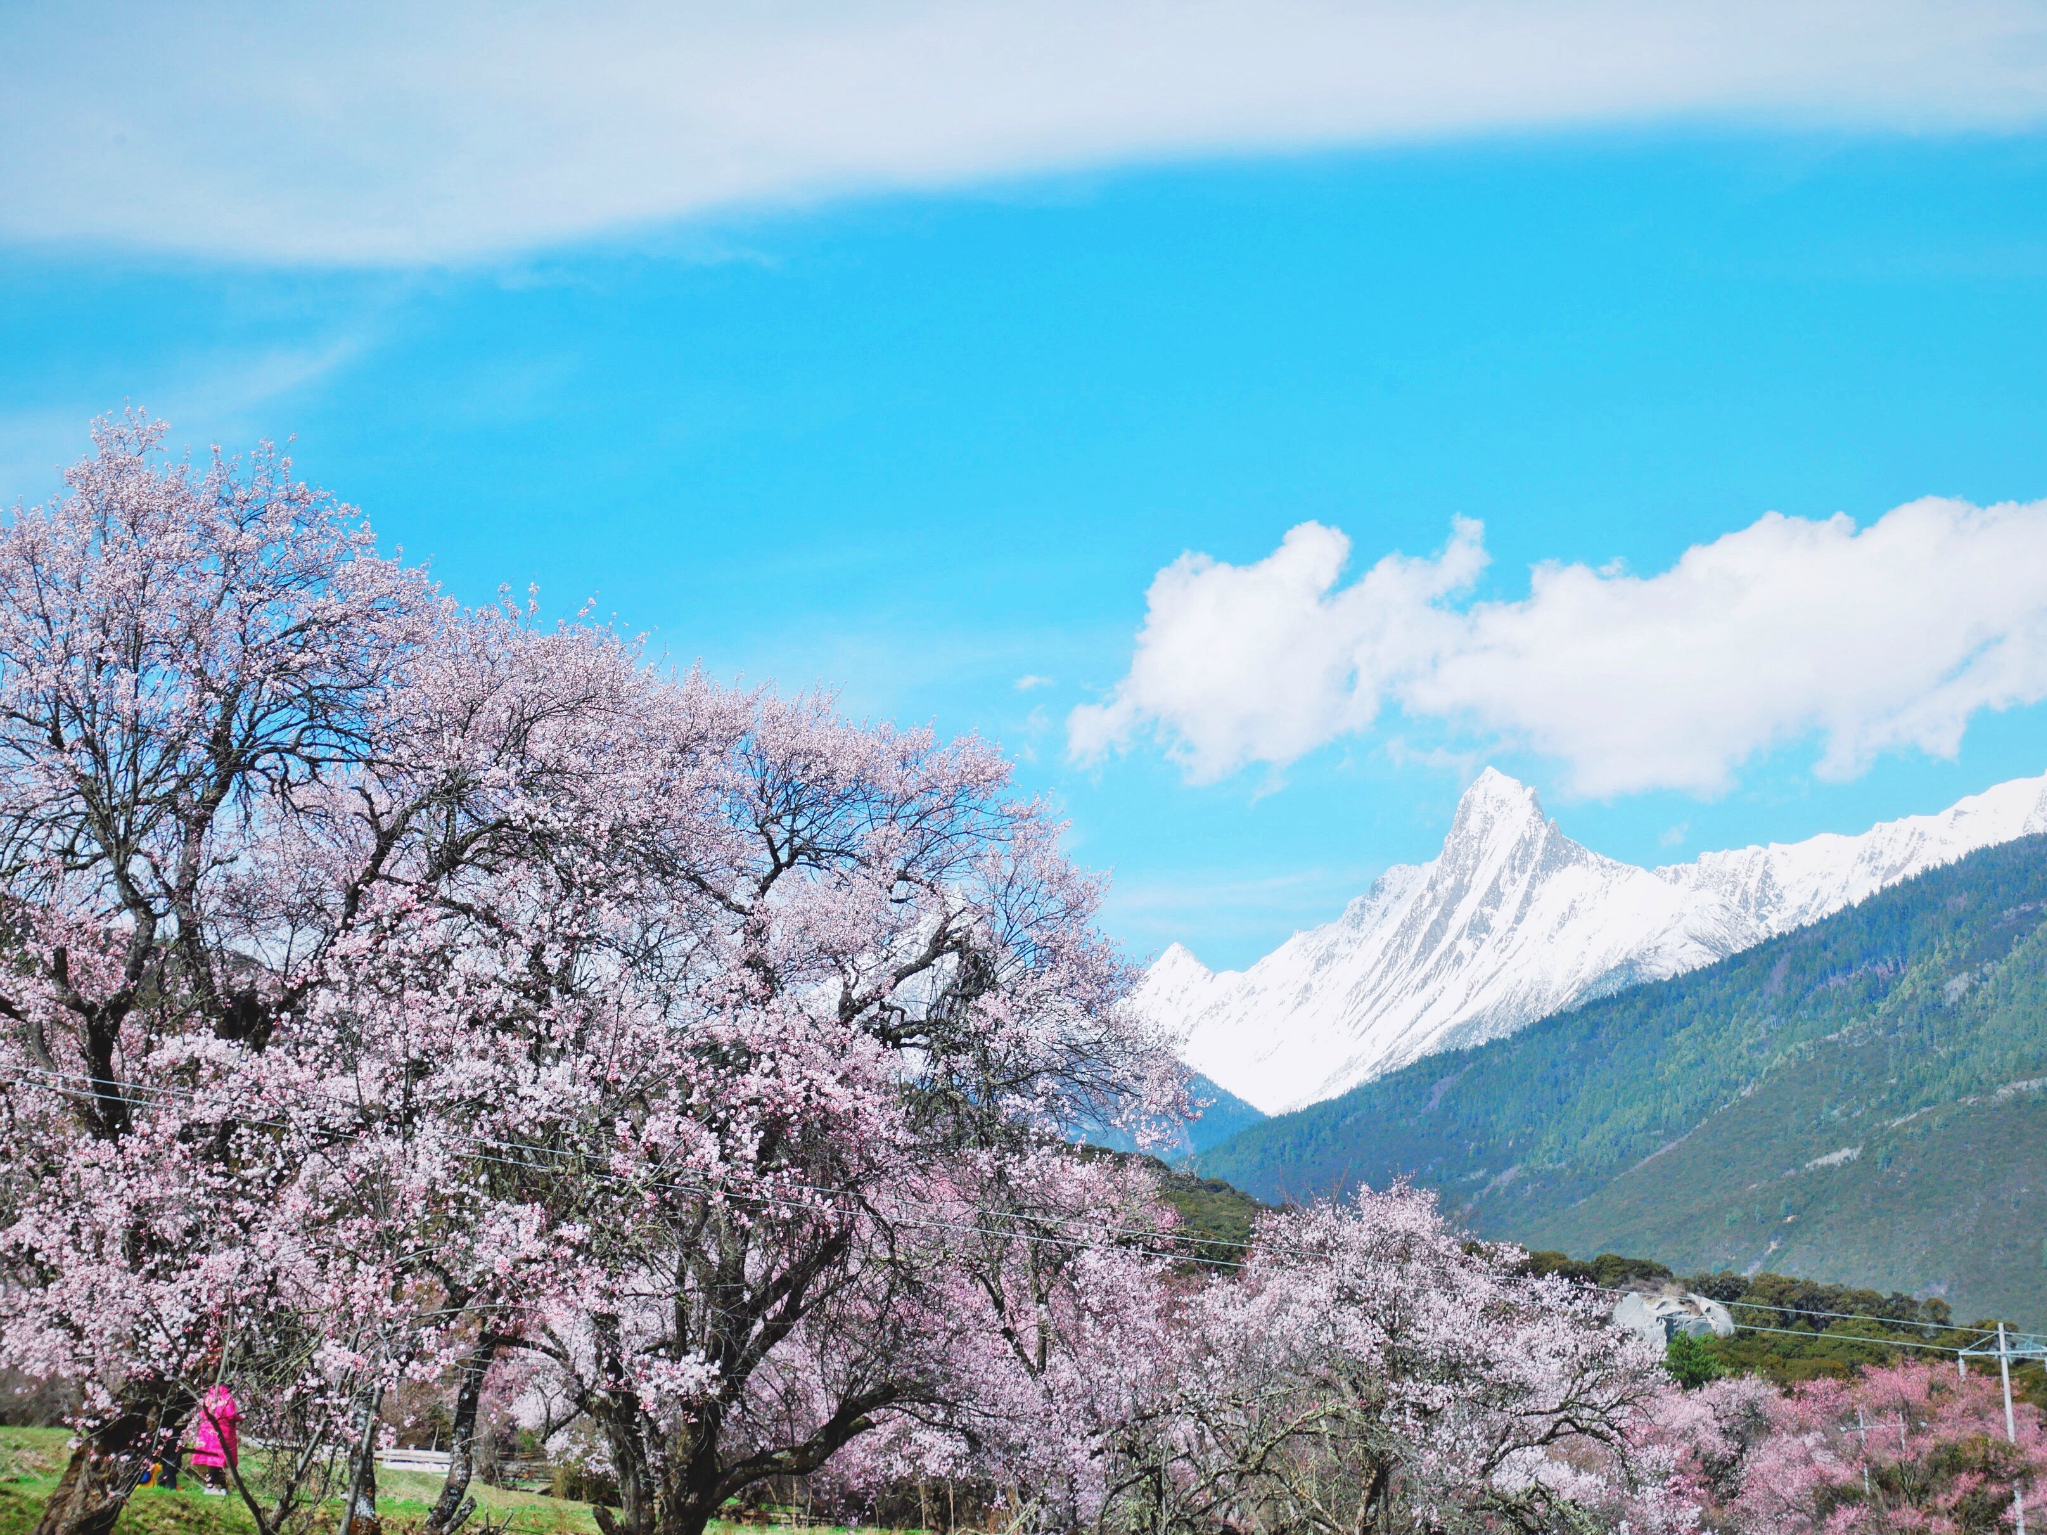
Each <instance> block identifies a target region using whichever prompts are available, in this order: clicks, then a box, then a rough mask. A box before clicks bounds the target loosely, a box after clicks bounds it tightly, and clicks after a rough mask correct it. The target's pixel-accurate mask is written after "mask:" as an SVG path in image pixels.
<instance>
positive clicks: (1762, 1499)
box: [1653, 1363, 2047, 1535]
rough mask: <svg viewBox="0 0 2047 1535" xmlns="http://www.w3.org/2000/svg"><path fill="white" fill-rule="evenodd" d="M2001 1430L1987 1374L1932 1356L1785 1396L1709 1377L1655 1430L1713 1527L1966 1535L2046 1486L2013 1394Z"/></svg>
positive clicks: (1995, 1523) (1994, 1384) (1996, 1526)
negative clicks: (1963, 1373)
mask: <svg viewBox="0 0 2047 1535" xmlns="http://www.w3.org/2000/svg"><path fill="white" fill-rule="evenodd" d="M2014 1426H2015V1427H2016V1428H2017V1429H2018V1438H2017V1440H2016V1442H2013V1441H2011V1440H2008V1439H2007V1438H2006V1434H2005V1419H2004V1403H2003V1397H2002V1393H2001V1391H2000V1389H1999V1386H1998V1381H1997V1378H1996V1376H1995V1375H1989V1374H1977V1375H1971V1376H1967V1377H1960V1376H1957V1375H1956V1374H1955V1373H1954V1372H1953V1370H1952V1369H1950V1368H1948V1367H1945V1366H1943V1365H1939V1364H1933V1363H1911V1364H1901V1365H1897V1366H1893V1367H1889V1368H1880V1369H1870V1370H1867V1371H1865V1372H1863V1374H1862V1375H1860V1376H1859V1377H1857V1378H1856V1379H1853V1380H1847V1381H1837V1380H1820V1381H1811V1382H1807V1383H1804V1384H1801V1385H1798V1386H1796V1387H1794V1388H1792V1389H1791V1390H1790V1391H1788V1392H1785V1393H1782V1394H1779V1393H1777V1392H1775V1391H1772V1390H1771V1389H1769V1388H1768V1387H1767V1386H1764V1385H1763V1384H1762V1383H1760V1382H1758V1381H1754V1380H1742V1379H1737V1380H1727V1381H1719V1382H1715V1383H1714V1384H1712V1385H1709V1386H1706V1387H1703V1388H1702V1389H1700V1390H1699V1391H1697V1392H1692V1393H1688V1394H1686V1395H1684V1396H1680V1397H1672V1398H1669V1399H1667V1400H1666V1401H1665V1402H1664V1403H1663V1404H1662V1405H1661V1407H1660V1410H1659V1411H1658V1413H1657V1415H1656V1425H1655V1428H1654V1430H1653V1434H1654V1435H1655V1436H1656V1437H1658V1438H1660V1439H1661V1440H1662V1441H1663V1442H1664V1443H1665V1444H1667V1445H1669V1446H1671V1447H1672V1448H1673V1449H1675V1451H1676V1452H1677V1454H1678V1456H1679V1458H1680V1474H1681V1476H1682V1477H1683V1478H1684V1479H1685V1480H1687V1481H1688V1482H1689V1484H1690V1486H1691V1489H1692V1491H1693V1494H1694V1496H1695V1497H1696V1499H1697V1500H1698V1501H1699V1503H1700V1504H1701V1505H1702V1506H1703V1507H1704V1508H1706V1509H1707V1510H1708V1513H1709V1519H1710V1522H1711V1523H1712V1525H1713V1526H1714V1527H1715V1528H1724V1529H1732V1530H1740V1531H1744V1532H1755V1535H1762V1532H1765V1531H1769V1532H1783V1535H1806V1532H1811V1535H1820V1532H1825V1535H1850V1532H1854V1535H1862V1532H1876V1531H1890V1530H1924V1531H1927V1532H1929V1535H1964V1532H1979V1531H1980V1532H1990V1531H1996V1530H2007V1529H2010V1528H2012V1527H2013V1522H2014V1520H2013V1508H2012V1497H2013V1493H2014V1491H2015V1490H2023V1491H2024V1492H2025V1493H2026V1503H2027V1508H2028V1517H2029V1519H2031V1518H2032V1517H2033V1514H2034V1511H2035V1510H2037V1509H2038V1507H2039V1505H2038V1504H2037V1502H2036V1501H2035V1499H2036V1498H2037V1497H2038V1496H2039V1493H2038V1489H2039V1488H2040V1487H2042V1486H2047V1441H2043V1438H2042V1434H2041V1424H2040V1415H2039V1412H2038V1411H2037V1409H2035V1408H2033V1407H2031V1406H2028V1405H2026V1404H2024V1403H2019V1404H2016V1407H2015V1411H2014Z"/></svg>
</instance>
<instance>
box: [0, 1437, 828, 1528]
mask: <svg viewBox="0 0 2047 1535" xmlns="http://www.w3.org/2000/svg"><path fill="white" fill-rule="evenodd" d="M69 1441H70V1436H69V1435H68V1434H67V1433H66V1432H65V1431H64V1430H63V1429H60V1428H0V1535H30V1532H31V1531H32V1530H34V1528H35V1525H36V1520H37V1519H38V1518H39V1517H40V1516H41V1514H42V1511H43V1502H44V1500H45V1499H47V1498H48V1497H49V1495H50V1493H51V1492H52V1491H54V1490H55V1488H56V1486H57V1479H58V1477H59V1476H61V1475H62V1474H63V1470H64V1464H65V1462H66V1460H68V1459H69V1458H70V1453H71V1452H70V1448H69ZM184 1484H185V1485H184V1486H182V1487H180V1488H179V1489H178V1490H177V1491H175V1492H170V1491H165V1490H162V1489H159V1488H155V1487H140V1488H137V1489H136V1491H135V1493H134V1495H133V1496H132V1497H131V1498H130V1499H129V1500H128V1507H127V1509H126V1510H125V1511H124V1512H123V1513H122V1515H121V1519H120V1522H119V1523H118V1524H117V1525H115V1527H114V1528H115V1535H256V1526H255V1521H254V1520H252V1519H251V1518H250V1517H249V1511H248V1509H247V1508H246V1507H244V1506H243V1504H242V1500H241V1499H240V1498H238V1497H235V1496H232V1495H230V1496H228V1497H224V1498H215V1497H208V1496H207V1495H206V1494H204V1493H202V1492H200V1491H199V1490H198V1486H197V1483H196V1480H195V1479H194V1478H192V1477H191V1476H189V1475H188V1476H186V1477H185V1478H184ZM440 1490H441V1479H440V1477H439V1476H437V1475H434V1474H433V1473H431V1472H425V1471H387V1470H381V1469H380V1470H379V1471H378V1473H377V1517H378V1519H379V1520H380V1521H381V1522H382V1524H383V1527H384V1530H385V1532H386V1535H406V1532H407V1531H416V1530H417V1529H418V1528H419V1527H420V1526H421V1525H422V1524H423V1523H424V1522H425V1520H426V1515H427V1510H428V1509H430V1508H431V1507H432V1506H433V1502H434V1499H435V1498H436V1497H438V1496H439V1495H440ZM470 1491H471V1492H472V1493H474V1494H475V1496H476V1501H477V1506H478V1514H477V1516H476V1519H481V1518H483V1517H485V1516H487V1517H488V1518H489V1519H490V1522H491V1524H492V1526H493V1527H494V1528H500V1529H504V1530H506V1531H508V1532H510V1535H596V1531H597V1522H596V1520H595V1519H593V1518H592V1517H591V1515H590V1505H589V1504H587V1503H577V1502H573V1501H571V1500H569V1499H567V1498H553V1497H549V1496H547V1495H546V1494H545V1493H537V1492H512V1491H507V1490H506V1489H504V1488H500V1487H487V1486H485V1485H484V1484H483V1483H481V1482H471V1483H470ZM333 1502H334V1503H335V1504H336V1505H338V1504H339V1502H340V1500H339V1499H335V1500H333ZM335 1512H338V1507H337V1508H336V1509H335V1510H334V1511H332V1512H328V1513H327V1514H326V1517H325V1518H324V1519H323V1520H321V1521H319V1522H318V1524H317V1525H316V1528H321V1527H324V1528H325V1529H326V1530H328V1531H331V1530H332V1529H333V1528H334V1526H335V1524H337V1523H338V1522H339V1521H338V1520H337V1519H336V1518H335V1517H334V1513H335ZM476 1528H477V1523H476V1520H474V1519H473V1520H472V1521H471V1523H470V1524H469V1525H468V1526H466V1531H469V1532H473V1531H475V1530H476ZM791 1528H794V1526H789V1525H782V1526H778V1525H743V1526H742V1525H725V1524H722V1523H721V1524H714V1525H713V1526H712V1529H713V1530H714V1531H732V1532H737V1531H741V1530H743V1531H744V1532H745V1535H774V1532H775V1531H776V1530H778V1529H782V1530H786V1529H791ZM804 1529H805V1535H834V1532H835V1531H836V1530H837V1529H838V1527H835V1526H828V1525H811V1526H805V1527H804Z"/></svg>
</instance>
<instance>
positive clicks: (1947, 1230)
mask: <svg viewBox="0 0 2047 1535" xmlns="http://www.w3.org/2000/svg"><path fill="white" fill-rule="evenodd" d="M1195 1166H1196V1167H1197V1168H1198V1169H1199V1170H1200V1171H1201V1172H1203V1173H1205V1174H1208V1175H1210V1176H1215V1177H1221V1178H1225V1179H1228V1180H1229V1181H1230V1182H1231V1183H1232V1184H1234V1185H1236V1186H1237V1187H1239V1188H1242V1189H1244V1190H1245V1191H1246V1192H1248V1193H1250V1194H1251V1195H1253V1196H1254V1197H1257V1198H1260V1199H1265V1200H1279V1199H1295V1200H1302V1199H1314V1198H1320V1197H1328V1196H1333V1195H1338V1194H1341V1193H1342V1192H1344V1191H1345V1190H1347V1189H1349V1188H1351V1187H1354V1186H1356V1185H1357V1184H1359V1183H1366V1184H1371V1185H1374V1186H1383V1185H1384V1184H1386V1183H1388V1182H1390V1181H1392V1180H1394V1179H1396V1178H1409V1179H1411V1180H1413V1181H1414V1182H1416V1183H1418V1184H1420V1185H1423V1186H1425V1187H1428V1188H1431V1189H1434V1190H1436V1191H1437V1192H1438V1194H1439V1195H1440V1197H1441V1198H1442V1200H1443V1203H1444V1207H1445V1209H1446V1210H1447V1211H1448V1212H1449V1213H1451V1215H1452V1216H1453V1218H1455V1219H1456V1220H1457V1221H1458V1222H1459V1223H1460V1224H1462V1225H1465V1226H1467V1227H1469V1228H1470V1229H1472V1230H1473V1231H1475V1232H1476V1233H1478V1234H1480V1235H1483V1236H1487V1237H1495V1238H1504V1239H1508V1240H1513V1241H1518V1242H1521V1243H1524V1244H1526V1245H1528V1246H1530V1247H1531V1248H1545V1249H1546V1248H1561V1249H1565V1250H1568V1251H1575V1252H1597V1251H1614V1252H1637V1253H1650V1252H1653V1253H1654V1254H1655V1255H1656V1256H1657V1257H1658V1258H1659V1259H1661V1260H1663V1261H1665V1262H1667V1263H1670V1264H1673V1265H1675V1266H1678V1267H1679V1268H1681V1269H1717V1268H1723V1267H1724V1268H1731V1269H1734V1270H1736V1271H1743V1272H1745V1271H1751V1270H1754V1269H1757V1268H1759V1267H1767V1268H1770V1269H1774V1270H1776V1271H1779V1272H1783V1273H1795V1274H1806V1275H1810V1276H1820V1277H1825V1278H1828V1279H1832V1280H1840V1281H1843V1282H1849V1283H1854V1284H1860V1285H1867V1286H1871V1287H1875V1288H1878V1289H1898V1290H1904V1291H1908V1292H1912V1293H1918V1294H1925V1295H1944V1296H1947V1297H1948V1298H1949V1299H1951V1300H1953V1301H1954V1302H1955V1304H1956V1305H1957V1306H1958V1308H1960V1309H1961V1310H1962V1313H1963V1314H1964V1315H1981V1314H1986V1313H1987V1312H1988V1311H1990V1310H1996V1311H1999V1312H2000V1313H2001V1314H2006V1315H2013V1316H2022V1317H2026V1318H2028V1319H2030V1320H2031V1321H2032V1322H2034V1323H2035V1324H2040V1325H2047V1316H2043V1314H2042V1313H2041V1311H2040V1304H2041V1302H2040V1294H2041V1290H2040V1276H2041V1274H2042V1273H2043V1271H2047V1243H2043V1239H2042V1237H2041V1232H2042V1230H2043V1229H2047V1224H2043V1223H2047V835H2033V836H2028V837H2026V838H2022V839H2018V840H2015V841H2013V842H2010V843H2005V844H1998V845H1994V846H1991V847H1986V848H1981V849H1978V850H1977V851H1975V852H1974V853H1971V854H1968V855H1966V856H1965V857H1963V858H1962V859H1959V860H1956V861H1954V862H1952V863H1949V864H1945V865H1942V866H1940V867H1937V868H1934V869H1931V870H1928V871H1927V872H1925V873H1923V874H1921V875H1918V876H1915V877H1914V878H1912V879H1909V880H1905V881H1901V882H1899V883H1898V884H1896V885H1893V886H1889V887H1886V888H1885V889H1884V890H1882V891H1879V892H1878V893H1877V894H1875V895H1873V896H1871V897H1868V898H1866V899H1865V900H1863V901H1861V902H1858V903H1857V904H1855V905H1854V906H1851V907H1849V908H1846V909H1844V910H1843V911H1840V912H1836V913H1833V914H1831V915H1830V916H1828V917H1825V918H1822V919H1821V920H1819V921H1817V922H1815V923H1812V924H1809V925H1807V926H1804V927H1801V928H1797V929H1794V930H1793V931H1792V932H1790V933H1786V934H1781V935H1779V936H1777V937H1775V938H1772V939H1768V940H1766V941H1765V942H1764V943H1763V944H1760V945H1757V946H1756V947H1754V948H1752V949H1748V950H1744V951H1742V952H1741V953H1739V954H1736V955H1732V956H1730V957H1728V958H1727V959H1725V960H1722V961H1719V962H1717V963H1715V964H1714V965H1711V966H1707V967H1705V968H1703V969H1700V970H1697V971H1692V972H1688V973H1686V974H1684V975H1680V976H1675V977H1672V978H1670V979H1667V980H1663V981H1657V982H1653V983H1650V984H1648V985H1644V986H1639V987H1634V988H1630V989H1628V990H1626V991H1624V992H1621V993H1619V994H1617V995H1614V996H1610V997H1606V998H1602V999H1599V1000H1596V1001H1593V1002H1590V1003H1587V1004H1586V1005H1585V1006H1583V1007H1580V1008H1577V1009H1574V1010H1571V1011H1569V1012H1564V1013H1558V1014H1554V1015H1552V1016H1551V1017H1549V1018H1546V1019H1543V1020H1541V1021H1539V1022H1538V1023H1536V1024H1534V1025H1531V1026H1530V1027H1528V1028H1526V1029H1524V1030H1521V1031H1518V1032H1516V1033H1515V1034H1513V1035H1511V1036H1508V1037H1506V1038H1502V1039H1496V1040H1492V1041H1490V1042H1488V1043H1486V1044H1483V1045H1479V1046H1474V1047H1471V1048H1469V1049H1466V1050H1461V1051H1455V1052H1451V1053H1448V1054H1445V1055H1443V1056H1440V1057H1431V1058H1427V1059H1424V1060H1421V1061H1417V1062H1415V1063H1413V1064H1411V1065H1409V1066H1407V1067H1404V1068H1401V1069H1400V1070H1397V1071H1394V1072H1390V1073H1388V1074H1386V1075H1385V1076H1382V1077H1379V1078H1376V1079H1374V1080H1372V1081H1369V1082H1366V1083H1363V1084H1360V1085H1359V1086H1357V1087H1355V1088H1353V1089H1351V1090H1350V1091H1349V1092H1347V1093H1345V1094H1344V1095H1343V1096H1341V1097H1339V1098H1336V1099H1333V1100H1329V1101H1327V1102H1322V1103H1317V1104H1313V1105H1311V1106H1309V1107H1307V1108H1305V1109H1302V1110H1298V1111H1296V1112H1295V1113H1293V1114H1290V1115H1286V1116H1282V1117H1279V1118H1274V1119H1267V1120H1265V1121H1263V1122H1262V1123H1259V1124H1257V1125H1254V1126H1250V1127H1247V1128H1246V1129H1244V1130H1243V1131H1241V1132H1240V1133H1239V1134H1237V1135H1236V1136H1234V1137H1232V1138H1231V1139H1230V1140H1229V1141H1227V1142H1225V1143H1224V1144H1222V1145H1221V1146H1219V1147H1216V1148H1214V1149H1213V1150H1211V1151H1209V1152H1206V1153H1204V1154H1202V1155H1200V1156H1199V1157H1197V1158H1196V1159H1195Z"/></svg>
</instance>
